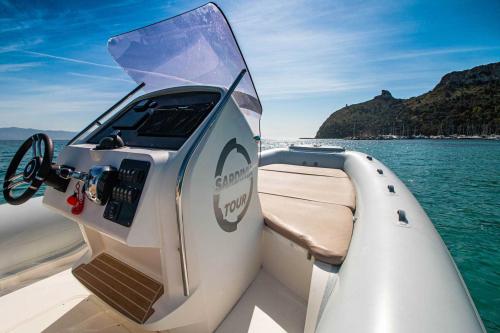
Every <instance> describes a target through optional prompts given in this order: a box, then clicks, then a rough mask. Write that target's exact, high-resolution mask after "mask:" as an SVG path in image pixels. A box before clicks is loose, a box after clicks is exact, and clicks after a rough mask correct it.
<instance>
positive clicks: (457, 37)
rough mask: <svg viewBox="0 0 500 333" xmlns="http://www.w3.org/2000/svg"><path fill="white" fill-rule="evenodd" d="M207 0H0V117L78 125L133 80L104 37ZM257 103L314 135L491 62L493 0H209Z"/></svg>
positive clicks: (271, 134) (280, 132)
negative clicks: (387, 96) (373, 105)
mask: <svg viewBox="0 0 500 333" xmlns="http://www.w3.org/2000/svg"><path fill="white" fill-rule="evenodd" d="M205 2H206V1H185V0H184V1H155V0H150V1H133V0H124V1H120V2H114V1H94V0H85V1H76V0H74V1H68V0H65V1H20V0H16V1H8V0H0V127H8V126H17V127H30V128H37V129H54V130H72V131H77V130H80V129H81V128H83V127H84V126H86V125H87V124H88V123H89V122H90V121H92V120H93V119H95V118H96V117H97V116H98V115H99V114H101V113H102V112H103V111H105V110H106V109H107V108H108V107H109V106H111V105H112V104H114V102H115V101H117V100H118V99H119V98H121V97H122V96H123V95H125V94H126V93H127V92H128V91H129V90H131V89H132V88H133V87H135V83H134V82H133V81H132V80H131V79H129V78H128V77H127V75H126V74H124V73H123V72H122V71H121V70H120V69H119V68H117V67H116V64H115V63H114V61H113V60H112V58H111V57H110V56H109V55H108V53H107V48H106V43H107V40H108V38H109V37H111V36H114V35H117V34H120V33H122V32H126V31H130V30H132V29H135V28H139V27H142V26H144V25H147V24H151V23H154V22H157V21H159V20H162V19H165V18H168V17H170V16H173V15H177V14H180V13H182V12H184V11H187V10H189V9H192V8H195V7H197V6H200V5H203V4H204V3H205ZM216 3H217V4H218V5H219V6H220V7H221V8H222V10H223V11H224V13H225V14H226V16H227V18H228V20H229V22H230V24H231V26H232V28H233V30H234V32H235V35H236V38H237V40H238V43H239V44H240V47H241V49H242V52H243V54H244V57H245V59H246V62H247V64H248V67H249V69H250V72H251V73H252V77H253V80H254V83H255V86H256V89H257V91H258V94H259V96H260V99H261V103H262V106H263V116H262V137H263V138H299V137H314V135H315V134H316V131H317V130H318V128H319V126H320V125H321V124H322V122H323V121H324V120H325V119H326V118H327V117H328V116H329V115H330V114H331V113H332V112H334V111H335V110H337V109H339V108H341V107H343V106H345V105H346V104H355V103H360V102H363V101H365V100H368V99H371V98H373V97H374V96H376V95H378V94H380V91H381V90H382V89H387V90H389V91H390V92H391V93H392V94H393V96H394V97H397V98H408V97H412V96H416V95H419V94H422V93H425V92H427V91H429V90H431V89H432V88H433V87H434V86H435V85H436V84H437V83H438V82H439V80H440V78H441V77H442V76H443V75H444V74H446V73H448V72H450V71H455V70H464V69H468V68H472V67H474V66H478V65H481V64H487V63H491V62H497V61H500V1H498V0H490V1H485V0H474V1H469V0H443V1H439V0H425V1H416V0H397V1H386V0H376V1H370V0H366V1H357V0H342V1H340V0H338V1H337V0H316V1H313V0H309V1H308V0H287V1H270V0H255V1H224V0H222V1H217V2H216Z"/></svg>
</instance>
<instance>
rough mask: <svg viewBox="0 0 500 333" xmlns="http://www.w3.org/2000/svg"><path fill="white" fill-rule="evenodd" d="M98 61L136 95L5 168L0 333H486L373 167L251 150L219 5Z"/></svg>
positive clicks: (412, 217)
mask: <svg viewBox="0 0 500 333" xmlns="http://www.w3.org/2000/svg"><path fill="white" fill-rule="evenodd" d="M108 49H109V52H110V54H111V55H112V57H113V58H114V59H115V61H116V62H117V64H119V65H120V66H121V67H123V69H124V70H125V72H126V73H127V74H128V75H129V76H130V77H131V78H132V79H133V80H134V81H136V82H137V84H138V86H137V88H136V89H134V90H133V91H132V92H131V93H130V94H128V95H127V96H125V97H124V98H123V99H122V100H120V101H118V102H117V103H116V104H115V105H114V106H113V107H112V108H110V109H109V110H108V111H106V112H105V113H103V114H102V115H101V116H100V117H99V118H98V119H96V120H95V121H93V122H92V123H91V124H90V125H88V126H87V127H85V128H84V129H83V130H82V131H81V132H80V133H79V134H78V135H77V136H76V137H75V138H74V139H73V140H71V141H70V142H69V143H68V144H67V145H66V146H65V147H64V149H62V151H61V152H60V153H59V156H58V158H57V160H53V154H54V152H53V150H54V149H53V144H52V141H51V139H50V138H49V137H48V136H47V135H45V134H42V133H40V134H36V135H33V136H32V137H30V138H28V139H27V140H26V141H25V142H24V143H23V144H22V145H21V147H20V148H19V150H18V151H17V153H16V154H15V156H14V157H13V159H12V161H11V163H10V165H9V167H8V170H7V172H6V176H5V181H4V184H3V194H4V196H5V199H6V201H7V202H8V203H9V204H12V205H2V206H1V207H0V218H1V223H0V241H1V243H0V249H1V251H0V259H1V262H0V270H1V271H0V288H2V289H1V292H0V295H1V297H0V316H1V320H0V331H1V332H42V331H43V332H151V331H154V332H167V331H168V332H214V331H216V332H231V333H234V332H439V333H442V332H453V333H457V332H467V333H471V332H484V327H483V324H482V322H481V319H480V317H479V316H478V313H477V311H476V309H475V306H474V303H473V301H472V300H471V297H470V295H469V293H468V291H467V287H466V285H465V284H464V281H463V280H462V278H461V276H460V273H459V271H458V270H457V267H456V265H455V264H454V262H453V260H452V258H451V256H450V254H449V252H448V250H447V248H446V246H445V244H444V243H443V241H442V240H441V238H440V236H439V234H438V233H437V232H436V230H435V228H434V226H433V224H432V222H431V221H430V220H429V218H428V217H427V215H426V213H425V212H424V210H423V209H422V208H421V207H420V205H419V203H418V202H417V200H416V199H415V198H414V196H413V195H412V194H411V193H410V191H409V190H408V189H407V188H406V186H405V185H404V184H403V183H402V182H401V181H400V180H399V179H398V177H397V176H396V175H395V174H394V173H393V172H391V170H389V169H388V168H387V167H386V166H385V165H384V164H383V163H382V162H381V161H379V160H377V159H376V158H375V157H372V156H369V155H366V154H363V153H360V152H354V151H346V150H344V149H343V148H342V147H333V146H314V145H312V146H307V145H302V146H290V147H288V148H286V149H273V150H268V151H264V152H262V153H260V152H259V151H260V132H259V126H258V125H259V121H260V116H261V114H262V107H261V104H260V101H259V97H258V95H257V93H256V90H255V88H254V84H253V82H252V78H251V76H250V73H249V72H248V68H247V66H246V64H245V61H244V59H243V56H242V54H241V51H240V49H239V47H238V44H237V42H236V40H235V38H234V35H233V33H232V31H231V28H230V26H229V24H228V22H227V20H226V18H225V17H224V15H223V13H222V12H221V10H220V9H219V8H218V7H217V6H216V5H214V4H212V3H209V4H207V5H204V6H202V7H199V8H197V9H194V10H192V11H190V12H187V13H184V14H182V15H179V16H176V17H173V18H171V19H169V20H165V21H162V22H159V23H156V24H152V25H149V26H147V27H144V28H141V29H138V30H134V31H131V32H128V33H125V34H122V35H119V36H115V37H112V38H111V39H110V40H109V42H108ZM141 89H142V90H143V91H144V93H143V94H142V95H140V96H138V97H135V98H133V99H132V100H131V101H130V102H128V103H126V100H128V99H129V98H131V95H134V94H136V93H138V91H139V90H141ZM136 96H137V94H136ZM122 104H123V106H122ZM43 184H45V185H46V186H47V189H46V191H45V193H44V196H43V199H41V198H35V199H31V200H29V199H30V198H31V197H32V196H33V195H34V194H35V193H36V191H37V190H38V189H39V188H40V187H41V186H42V185H43Z"/></svg>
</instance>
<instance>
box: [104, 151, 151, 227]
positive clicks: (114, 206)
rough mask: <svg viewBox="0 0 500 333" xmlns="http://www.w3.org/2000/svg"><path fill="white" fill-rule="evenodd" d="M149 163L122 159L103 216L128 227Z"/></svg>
mask: <svg viewBox="0 0 500 333" xmlns="http://www.w3.org/2000/svg"><path fill="white" fill-rule="evenodd" d="M149 167H150V163H149V162H147V161H139V160H132V159H124V160H123V161H122V162H121V165H120V168H119V169H118V177H117V181H116V183H115V184H114V186H113V188H112V191H111V198H110V200H109V201H108V203H107V204H106V208H105V209H104V214H103V217H104V218H105V219H107V220H110V221H113V222H115V223H118V224H121V225H123V226H125V227H130V225H131V224H132V221H133V220H134V216H135V211H136V210H137V205H138V203H139V199H140V197H141V194H142V190H143V188H144V184H145V182H146V178H147V176H148V172H149Z"/></svg>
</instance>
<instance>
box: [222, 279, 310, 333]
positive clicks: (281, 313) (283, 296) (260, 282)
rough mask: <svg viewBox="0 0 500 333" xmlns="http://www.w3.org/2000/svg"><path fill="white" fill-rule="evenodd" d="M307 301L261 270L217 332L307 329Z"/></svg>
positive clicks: (295, 330) (296, 330)
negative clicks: (305, 326)
mask: <svg viewBox="0 0 500 333" xmlns="http://www.w3.org/2000/svg"><path fill="white" fill-rule="evenodd" d="M306 311H307V304H305V303H304V301H302V300H301V299H300V298H299V297H298V296H296V295H295V294H293V293H292V291H290V289H288V288H286V287H285V286H284V285H282V284H281V283H280V282H279V281H278V280H276V279H275V278H274V277H272V276H271V275H270V274H268V273H267V272H266V271H265V270H261V271H260V273H259V275H258V276H257V278H256V279H255V280H254V281H253V282H252V284H251V285H250V287H249V288H248V289H247V291H246V292H245V293H244V294H243V296H242V297H241V299H240V300H239V301H238V303H237V304H236V306H235V307H234V308H233V310H232V311H231V312H230V313H229V315H228V316H227V317H226V319H225V320H224V321H223V322H222V324H221V325H220V326H219V328H218V329H217V331H216V332H217V333H243V332H245V333H246V332H255V333H257V332H288V333H295V332H297V333H298V332H304V324H305V319H306Z"/></svg>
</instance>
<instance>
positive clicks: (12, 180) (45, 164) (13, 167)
mask: <svg viewBox="0 0 500 333" xmlns="http://www.w3.org/2000/svg"><path fill="white" fill-rule="evenodd" d="M42 143H43V150H42ZM29 150H31V155H33V157H32V158H31V159H29V157H28V158H27V159H28V160H29V161H28V163H26V165H24V166H21V163H22V161H23V159H25V157H27V155H28V156H29V153H28V151H29ZM53 154H54V145H53V143H52V140H51V139H50V138H49V137H48V136H47V135H46V134H43V133H37V134H34V135H33V136H31V137H30V138H28V139H27V140H26V141H24V143H23V144H22V145H21V147H19V149H18V150H17V152H16V154H15V155H14V157H13V158H12V161H11V162H10V164H9V167H8V168H7V172H6V173H5V179H4V183H3V195H4V197H5V201H7V202H8V203H10V204H12V205H20V204H22V203H24V202H26V201H27V200H28V199H30V198H31V197H32V196H33V195H35V193H36V191H37V190H38V189H39V188H40V186H41V185H42V184H43V182H44V181H45V179H46V178H47V176H48V175H49V173H50V169H51V165H52V158H53ZM19 167H21V170H22V172H21V173H19V171H18V169H19ZM22 185H28V186H27V187H26V189H24V188H23V187H21V186H22ZM19 192H22V193H21V194H20V195H18V196H17V194H18V193H19Z"/></svg>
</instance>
